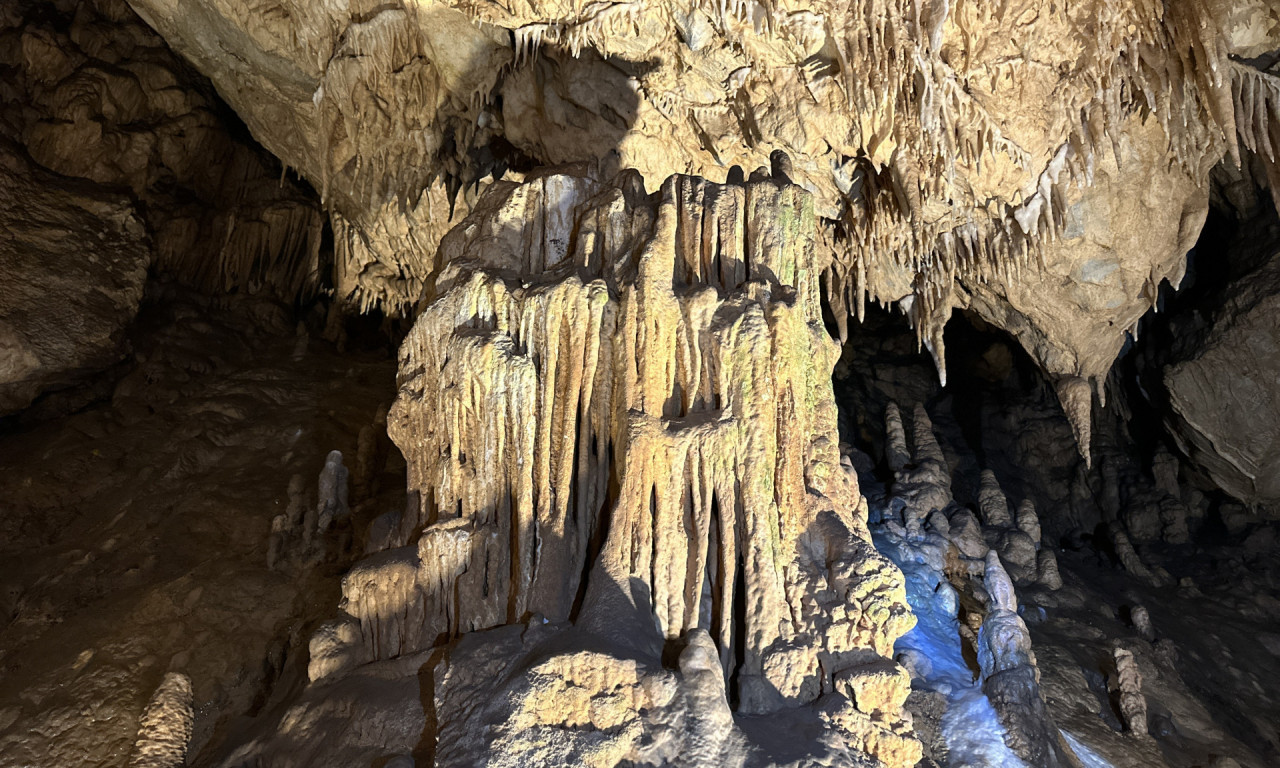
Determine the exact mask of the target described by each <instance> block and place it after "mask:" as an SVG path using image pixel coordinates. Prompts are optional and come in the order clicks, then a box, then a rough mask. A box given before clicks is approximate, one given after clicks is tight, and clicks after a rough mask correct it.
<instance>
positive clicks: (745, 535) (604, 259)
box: [389, 175, 857, 675]
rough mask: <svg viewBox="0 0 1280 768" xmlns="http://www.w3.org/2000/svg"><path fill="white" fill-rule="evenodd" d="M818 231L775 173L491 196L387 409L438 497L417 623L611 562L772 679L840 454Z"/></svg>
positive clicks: (547, 187)
mask: <svg viewBox="0 0 1280 768" xmlns="http://www.w3.org/2000/svg"><path fill="white" fill-rule="evenodd" d="M814 233H815V227H814V218H813V208H812V201H811V198H810V197H809V195H808V193H806V192H804V191H803V190H802V189H800V188H799V187H796V186H795V185H792V184H790V183H787V182H786V181H785V180H779V179H774V178H764V179H757V180H753V181H750V182H748V183H745V184H724V185H721V184H714V183H711V182H707V181H704V180H702V179H698V178H693V177H682V176H677V177H672V178H671V179H669V180H668V181H667V182H666V183H665V184H664V186H663V187H662V190H661V191H660V192H659V193H657V195H656V196H652V197H651V196H646V195H644V193H643V187H642V186H641V185H639V184H638V179H632V181H631V183H627V182H626V181H625V180H624V182H623V184H622V185H621V186H614V187H608V188H604V187H602V186H601V185H599V184H597V183H595V182H593V181H591V180H588V179H584V178H581V177H574V176H563V175H551V176H544V177H540V178H537V179H534V180H531V181H529V182H527V183H525V184H523V185H514V184H509V183H502V184H501V185H499V186H497V187H495V188H494V189H492V190H491V191H490V194H489V195H488V196H487V197H486V199H485V200H484V201H482V202H481V203H480V205H479V206H478V208H477V210H476V212H475V213H474V214H473V215H472V216H471V217H470V218H468V219H467V221H466V222H465V223H464V224H463V225H461V226H460V227H458V228H457V229H455V230H454V233H453V234H452V235H450V236H449V238H446V241H445V243H444V244H443V246H442V249H441V253H442V258H443V259H444V260H445V266H444V268H443V269H442V270H441V272H440V274H439V275H438V276H437V283H436V289H437V292H438V296H437V297H436V298H435V299H434V300H433V301H431V302H430V303H429V304H428V305H427V306H426V307H425V308H424V309H423V311H422V312H421V314H420V315H419V317H418V320H417V322H416V324H415V326H414V328H413V330H412V331H411V332H410V334H409V336H408V338H407V339H406V341H405V343H404V345H403V347H402V348H401V352H400V358H401V359H400V370H401V394H400V397H399V399H398V401H397V405H396V406H395V408H394V410H393V412H392V415H391V419H390V421H389V430H390V433H391V436H392V438H393V439H394V440H395V441H396V442H397V444H398V445H399V446H400V448H401V450H402V451H403V452H404V454H405V456H406V460H407V462H408V466H409V487H410V489H411V490H413V491H415V492H417V493H418V494H419V495H420V499H421V506H420V517H419V526H420V527H421V528H422V533H421V535H420V537H419V539H418V544H417V550H418V563H419V565H418V569H419V570H418V576H417V585H418V589H420V590H421V591H422V592H423V593H424V596H423V604H424V605H425V606H426V608H425V610H426V621H427V623H428V624H429V625H431V626H430V627H429V628H428V629H427V630H426V631H424V632H422V633H421V636H422V637H425V638H428V639H434V638H438V637H440V636H447V635H450V634H454V633H457V632H463V631H467V630H471V629H478V628H481V627H485V626H492V625H495V624H501V623H508V622H514V621H519V620H521V619H523V618H524V617H525V616H527V615H529V614H535V613H536V614H541V615H544V616H549V617H557V618H564V617H568V616H570V615H571V614H572V611H573V608H574V606H575V604H576V603H577V602H578V601H579V600H580V599H581V594H580V593H581V590H582V589H583V588H584V585H583V583H582V577H583V575H584V574H585V573H586V571H587V570H588V569H589V566H591V565H592V563H593V561H598V562H599V565H600V567H602V568H603V570H604V571H605V572H608V573H610V574H613V575H614V576H615V577H618V578H619V579H621V583H624V584H627V583H631V582H632V581H634V580H637V579H638V580H639V581H640V582H642V583H644V584H645V585H646V586H647V587H648V590H649V593H650V595H651V599H652V607H653V610H654V612H655V614H656V617H657V620H658V623H659V625H660V626H661V627H662V629H663V631H664V632H665V633H666V634H667V635H668V636H671V637H678V636H680V635H682V634H683V633H684V632H686V631H687V630H689V629H692V628H695V627H701V628H705V629H707V630H708V631H710V632H711V634H712V636H713V637H715V638H716V639H717V641H718V644H719V647H720V649H721V655H722V661H723V662H724V663H725V664H726V666H729V665H732V664H733V663H734V659H735V657H736V655H737V654H736V652H735V650H734V648H733V644H734V642H742V643H744V644H745V648H744V649H743V653H742V657H743V658H744V659H745V661H744V664H745V666H746V668H747V670H746V671H747V672H748V674H756V675H759V674H761V672H762V670H761V665H762V662H761V658H760V654H761V652H762V650H763V649H765V648H767V647H769V646H771V645H774V644H776V643H777V642H779V641H780V640H782V641H785V640H786V635H787V634H788V633H789V632H794V631H797V628H796V627H793V626H792V625H793V624H794V623H795V621H798V619H796V618H795V617H797V616H799V615H800V614H802V613H803V610H804V609H803V606H802V605H801V604H799V603H797V602H795V601H797V600H799V599H800V597H799V596H798V595H789V594H788V590H787V588H786V585H785V583H784V571H785V570H786V565H787V564H788V563H790V562H792V561H793V560H794V559H795V557H796V546H795V542H796V541H797V539H798V538H799V537H800V535H801V534H802V533H803V532H804V531H805V530H806V529H807V528H808V526H809V524H810V523H811V521H812V516H813V515H814V514H815V510H814V509H813V508H812V507H813V505H814V501H813V500H812V499H811V498H810V496H811V494H810V491H809V489H810V488H823V487H825V486H826V485H827V475H828V474H829V472H824V470H829V469H830V468H831V467H838V455H837V454H836V452H835V451H836V449H835V445H836V441H835V440H834V435H829V434H827V432H829V431H830V428H831V426H832V425H834V423H835V419H834V414H833V413H829V412H828V411H831V410H833V409H834V403H833V402H832V403H828V404H829V405H831V408H826V409H824V408H823V407H822V404H823V403H827V401H830V399H831V395H830V382H829V377H828V375H827V374H826V372H827V371H829V370H830V369H831V367H832V365H834V357H835V354H836V348H835V345H834V343H833V342H832V341H830V340H829V339H828V338H827V337H826V335H825V333H824V332H823V329H822V325H821V307H820V303H819V295H818V282H817V270H816V269H815V267H814V264H813V260H814V243H813V237H814ZM827 504H828V507H830V506H833V503H832V502H830V501H828V502H827ZM842 504H844V505H845V506H846V508H849V507H852V500H851V499H847V498H846V499H843V500H842ZM849 527H850V528H851V529H852V530H857V527H856V526H854V525H852V524H851V525H850V526H849ZM737 589H742V590H743V591H744V595H743V599H744V600H745V603H746V605H747V610H746V611H745V615H743V616H738V620H739V621H745V622H746V626H747V629H746V632H745V635H743V634H742V633H739V637H741V639H740V640H739V641H735V639H734V637H735V628H734V616H735V613H742V611H741V610H740V609H735V607H734V606H735V590H737Z"/></svg>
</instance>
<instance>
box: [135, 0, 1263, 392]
mask: <svg viewBox="0 0 1280 768" xmlns="http://www.w3.org/2000/svg"><path fill="white" fill-rule="evenodd" d="M132 4H133V5H134V7H135V8H137V9H138V11H139V12H140V13H141V14H142V15H143V17H144V18H146V19H147V20H148V21H149V22H150V23H151V24H152V25H153V26H155V27H156V28H157V29H158V30H159V31H160V32H161V33H162V34H163V35H164V37H165V38H166V39H167V40H168V41H169V42H170V43H171V44H172V45H173V46H174V47H175V48H176V49H178V50H179V51H180V52H181V53H183V54H184V55H185V56H187V57H188V58H189V59H190V60H191V61H193V62H194V63H195V64H196V65H197V66H198V67H199V68H200V69H201V71H203V72H204V73H206V74H207V75H209V76H210V77H211V78H212V79H213V81H214V82H215V84H216V85H217V86H218V88H219V90H220V91H221V92H222V93H223V95H224V96H225V97H226V99H227V100H228V101H229V102H230V103H231V104H232V105H233V106H234V107H235V108H236V110H237V111H238V112H240V114H241V115H242V116H243V117H244V119H245V121H246V122H247V123H248V125H249V126H250V128H251V130H252V131H253V132H254V135H255V136H257V137H258V138H259V139H260V140H261V141H262V142H263V143H264V144H265V145H266V146H267V147H268V148H270V149H271V150H272V151H273V152H275V153H276V154H277V155H279V156H280V157H281V158H282V159H283V160H284V161H285V162H286V163H287V164H289V165H291V166H293V167H296V168H298V169H299V170H300V171H301V172H302V173H303V174H304V175H305V176H307V177H308V178H309V179H311V180H312V182H313V183H314V184H315V185H316V186H317V187H319V188H321V189H322V190H324V194H325V199H326V201H327V204H328V206H329V208H330V211H331V214H332V218H333V221H334V225H335V233H336V235H337V237H336V250H337V262H338V263H337V264H336V265H335V271H336V280H335V283H336V285H337V288H338V295H339V298H341V299H343V300H344V301H349V302H351V303H353V304H354V305H356V306H358V307H360V308H362V309H368V308H370V307H373V306H378V307H381V308H383V309H387V310H390V311H392V312H406V311H408V308H409V307H410V306H411V305H412V304H413V303H414V302H416V301H417V300H418V298H419V297H420V295H421V293H422V291H423V289H424V288H425V286H426V285H427V284H428V283H429V282H430V277H429V276H430V275H431V273H432V272H433V271H434V270H435V269H436V268H438V266H439V265H438V264H437V262H436V260H435V252H436V246H437V244H438V243H439V241H440V239H441V237H442V236H443V235H444V233H445V231H447V229H448V226H449V219H448V218H447V217H446V216H444V215H443V211H444V209H445V208H446V205H447V207H448V209H449V210H450V212H452V213H465V211H466V210H468V209H469V207H470V205H472V204H473V203H474V201H475V193H476V192H477V191H478V188H479V187H480V186H482V185H484V184H486V183H488V182H487V180H488V179H489V178H495V177H498V176H500V175H501V174H502V172H503V171H504V170H506V167H507V165H508V163H510V162H515V161H516V159H517V158H524V159H525V160H528V161H530V162H533V163H535V164H536V163H541V164H555V163H567V162H577V161H590V162H592V163H595V164H597V165H598V167H600V168H602V169H604V171H605V172H612V171H614V170H617V169H619V168H633V169H637V170H639V171H641V173H642V175H643V176H644V177H645V178H647V179H650V183H653V182H654V181H656V180H657V179H663V178H666V177H667V176H669V175H670V174H672V173H692V174H697V175H701V176H704V177H706V178H715V179H718V178H722V177H723V176H724V174H726V173H727V172H728V171H727V170H726V169H727V168H728V167H730V166H733V165H738V166H741V167H743V168H745V169H746V172H747V173H748V174H749V173H750V172H751V169H754V168H756V167H759V166H762V165H766V164H767V163H768V158H769V157H770V154H771V152H773V151H774V150H785V151H786V152H787V153H788V155H789V157H790V158H791V163H790V165H789V166H788V169H787V173H788V175H789V176H790V177H791V178H792V179H793V180H794V181H796V182H797V183H799V184H801V185H803V186H804V187H806V188H807V189H809V190H810V191H811V192H812V193H813V194H814V199H815V211H816V212H817V213H818V214H819V217H820V218H821V219H822V220H823V221H824V222H825V223H824V224H823V225H822V230H823V237H822V239H821V242H822V244H823V246H822V249H823V250H824V251H825V252H827V254H828V256H829V258H830V259H831V263H830V264H829V265H828V266H827V270H828V271H827V274H826V276H825V279H826V283H827V288H828V291H829V293H830V298H831V300H832V303H833V306H834V308H835V309H836V314H837V320H838V321H839V322H841V323H843V322H844V316H845V313H846V312H848V311H852V312H854V313H855V314H860V311H861V310H860V307H861V306H862V304H863V302H865V301H866V300H868V299H871V300H877V301H880V302H897V301H904V302H906V307H904V308H908V309H909V313H910V314H912V316H913V319H914V320H915V322H916V324H917V326H918V328H919V333H920V336H921V339H922V341H925V342H927V343H929V344H931V345H932V346H933V347H934V350H933V351H934V353H935V356H937V357H939V358H940V359H941V358H942V356H943V355H942V351H941V350H940V349H939V348H938V347H939V343H940V338H941V327H942V325H943V324H944V323H945V321H946V319H947V317H948V316H949V313H950V310H951V308H952V306H953V305H954V304H955V293H956V292H957V291H960V292H975V293H986V294H988V296H987V297H986V299H984V300H983V303H984V304H985V305H986V309H985V310H984V314H985V315H987V316H988V317H990V318H991V319H992V320H993V321H994V322H997V323H999V324H1001V325H1002V327H1005V328H1006V330H1009V331H1010V332H1012V333H1014V334H1015V335H1016V336H1018V337H1019V339H1020V340H1021V341H1022V342H1023V343H1024V344H1026V345H1027V347H1028V349H1029V351H1031V352H1032V354H1033V356H1034V357H1035V358H1036V359H1037V360H1038V361H1040V362H1041V364H1042V365H1044V366H1045V367H1046V370H1048V371H1049V372H1050V373H1051V374H1053V375H1054V376H1059V377H1067V376H1078V377H1081V378H1084V379H1086V380H1087V379H1090V378H1096V377H1098V376H1100V375H1102V374H1103V373H1105V369H1106V364H1105V361H1104V360H1103V358H1104V357H1105V356H1106V354H1110V353H1113V352H1114V351H1115V350H1116V349H1118V347H1119V344H1118V339H1119V335H1118V334H1114V333H1107V334H1106V338H1105V341H1102V342H1100V343H1094V342H1095V340H1099V339H1101V338H1102V334H1101V332H1100V330H1099V329H1100V328H1102V327H1104V326H1106V327H1115V328H1121V329H1124V328H1128V327H1129V326H1131V325H1132V322H1133V317H1132V315H1133V311H1134V307H1135V306H1140V305H1141V304H1142V301H1143V300H1142V299H1139V294H1140V293H1141V292H1142V291H1143V290H1145V288H1140V289H1139V294H1132V293H1131V292H1130V291H1129V289H1130V288H1131V287H1132V283H1133V282H1134V280H1135V279H1136V280H1138V281H1140V282H1143V283H1144V284H1145V282H1146V281H1147V278H1148V277H1152V278H1154V279H1155V280H1156V281H1157V282H1158V280H1159V279H1160V278H1161V277H1164V276H1169V275H1174V274H1176V273H1177V271H1178V268H1177V266H1176V265H1175V264H1174V263H1173V262H1174V261H1175V260H1176V259H1177V258H1178V256H1180V254H1178V253H1176V251H1177V250H1178V249H1180V248H1181V247H1182V245H1183V244H1184V243H1185V240H1186V239H1187V237H1188V236H1189V235H1190V234H1191V230H1193V229H1194V226H1193V225H1194V223H1195V221H1196V217H1195V215H1194V212H1193V211H1190V209H1193V208H1194V207H1195V206H1196V203H1194V202H1190V203H1189V202H1188V201H1190V200H1192V199H1193V198H1196V197H1197V195H1201V196H1202V193H1200V192H1199V191H1198V190H1201V189H1203V188H1206V187H1207V183H1208V182H1207V180H1208V173H1209V170H1210V168H1211V167H1212V166H1213V165H1214V163H1216V162H1217V161H1218V160H1219V159H1220V158H1221V157H1222V156H1223V155H1224V154H1229V155H1230V156H1231V157H1232V158H1233V159H1236V158H1239V157H1241V153H1242V152H1243V153H1244V156H1246V157H1247V155H1248V153H1249V152H1256V153H1257V154H1258V155H1259V156H1260V157H1261V158H1262V161H1263V162H1262V165H1263V166H1264V173H1268V174H1269V173H1272V172H1271V171H1266V170H1265V168H1271V167H1272V166H1273V163H1272V162H1271V158H1272V156H1273V152H1272V149H1271V137H1270V133H1271V130H1272V129H1271V127H1270V126H1271V123H1272V116H1273V114H1274V112H1275V109H1276V106H1277V104H1280V87H1278V83H1280V81H1277V80H1276V78H1275V77H1273V76H1272V75H1270V74H1268V73H1267V72H1265V71H1262V70H1261V69H1258V68H1256V67H1255V64H1257V66H1262V64H1259V63H1258V61H1254V59H1256V58H1257V57H1260V56H1264V54H1267V53H1268V52H1270V51H1273V50H1275V49H1276V48H1280V23H1278V21H1280V11H1278V10H1277V8H1276V7H1275V5H1274V4H1273V3H1272V4H1266V3H1261V2H1249V1H1248V0H1241V2H1238V3H1237V2H1182V3H1175V4H1165V3H1161V2H1155V1H1154V0H1132V1H1131V2H1113V1H1112V0H1091V1H1090V2H1082V3H1070V4H1063V3H1055V2H1050V1H1049V0H1021V1H1020V2H1016V3H1013V4H1010V3H1003V4H998V5H991V4H986V3H967V2H966V3H948V2H933V3H926V4H918V3H907V2H899V1H898V0H860V2H857V3H854V4H852V5H849V4H840V3H829V2H810V3H804V4H799V3H797V4H792V3H785V2H784V3H781V4H775V3H757V2H753V1H752V0H745V1H744V2H731V3H720V4H704V3H695V2H686V1H683V0H681V1H677V2H658V1H657V0H633V1H632V2H625V3H609V4H600V3H577V2H572V3H570V2H558V1H557V0H533V1H522V2H516V3H507V2H502V3H499V2H494V1H493V0H448V2H425V3H409V4H404V5H400V4H392V5H376V4H372V3H359V2H350V3H348V2H343V3H334V4H322V5H317V4H313V3H303V2H297V1H296V0H266V1H265V2H260V3H256V4H253V5H252V6H248V5H245V4H243V3H242V2H239V0H218V2H214V3H204V2H197V1H196V0H132ZM1259 61H1260V60H1259ZM1251 62H1252V63H1251ZM1263 63H1265V62H1263ZM1030 104H1034V105H1036V106H1035V108H1034V109H1028V108H1027V105H1030ZM1157 126H1158V127H1157ZM1127 134H1133V136H1132V137H1130V138H1129V139H1127V140H1126V139H1124V138H1122V137H1123V136H1126V135H1127ZM1126 141H1128V142H1129V144H1128V145H1126ZM1134 147H1136V148H1137V149H1136V150H1135V149H1134ZM1134 151H1136V152H1137V154H1138V155H1139V156H1140V157H1141V160H1140V161H1138V162H1134V163H1124V164H1121V165H1120V166H1118V167H1115V166H1114V165H1113V159H1109V157H1110V158H1113V157H1114V155H1115V154H1117V153H1119V154H1121V155H1122V156H1123V155H1124V154H1126V153H1132V152H1134ZM1153 173H1158V174H1160V176H1161V177H1163V179H1164V180H1166V181H1168V182H1169V187H1168V188H1167V189H1166V190H1164V191H1152V188H1151V187H1149V188H1144V190H1143V191H1144V194H1143V195H1142V196H1141V199H1142V200H1144V201H1145V202H1144V203H1143V204H1142V205H1143V206H1145V207H1158V208H1163V209H1167V210H1169V211H1172V212H1174V215H1177V216H1181V214H1182V213H1183V212H1184V210H1186V211H1189V215H1188V216H1185V217H1182V218H1181V219H1179V220H1178V221H1179V222H1180V223H1181V224H1185V225H1186V226H1185V227H1181V228H1178V229H1173V230H1170V231H1168V232H1166V230H1169V227H1168V226H1166V225H1167V222H1163V221H1161V222H1158V228H1159V231H1160V232H1161V233H1162V234H1160V235H1159V240H1160V242H1159V244H1158V246H1157V247H1154V248H1153V247H1149V244H1148V243H1139V242H1137V241H1135V240H1134V238H1132V237H1125V236H1124V234H1123V232H1122V230H1123V229H1124V226H1123V223H1122V222H1121V221H1120V219H1121V218H1122V217H1124V216H1125V215H1130V214H1134V213H1136V212H1137V208H1135V207H1134V206H1135V203H1134V202H1133V192H1134V191H1135V190H1137V189H1138V188H1139V187H1142V186H1143V185H1144V184H1145V183H1147V182H1149V181H1150V179H1151V177H1152V174H1153ZM516 178H518V176H517V177H516ZM1099 180H1100V181H1099ZM1090 184H1092V185H1093V187H1092V188H1090V189H1088V190H1086V191H1084V192H1080V191H1072V189H1073V188H1074V187H1075V186H1080V185H1085V186H1088V185H1090ZM1154 186H1155V185H1152V187H1154ZM651 191H652V190H651ZM1189 206H1190V208H1189ZM1103 208H1106V209H1109V210H1110V211H1112V212H1113V213H1114V214H1115V215H1114V216H1110V217H1106V216H1096V215H1095V216H1088V217H1085V218H1084V219H1081V218H1080V217H1079V216H1078V215H1077V214H1080V213H1081V212H1082V211H1098V210H1102V209H1103ZM459 209H460V210H459ZM1072 216H1075V218H1072V219H1071V220H1070V221H1068V218H1070V217H1072ZM454 220H456V219H454ZM1080 226H1083V227H1084V229H1085V230H1086V231H1085V232H1084V233H1082V237H1083V240H1084V241H1085V242H1090V243H1092V244H1094V245H1093V246H1090V247H1083V246H1081V247H1076V246H1075V245H1072V244H1071V241H1073V240H1074V239H1076V238H1074V237H1072V235H1073V234H1075V233H1076V231H1077V230H1078V228H1079V227H1080ZM1064 227H1065V228H1066V229H1067V232H1066V236H1064V237H1061V238H1056V236H1057V234H1058V233H1059V231H1060V230H1062V229H1063V228H1064ZM1095 229H1096V231H1095ZM1135 231H1136V228H1135ZM1055 238H1056V239H1055ZM1076 245H1079V244H1076ZM1094 246H1097V247H1094ZM1136 246H1141V247H1136ZM1098 248H1109V249H1110V250H1111V251H1112V252H1113V253H1114V256H1110V257H1107V258H1114V259H1117V260H1119V261H1120V262H1121V263H1123V264H1124V269H1123V270H1119V271H1118V274H1117V276H1116V277H1114V278H1112V279H1111V280H1110V283H1109V284H1108V286H1106V287H1104V288H1099V287H1098V283H1097V279H1098V274H1097V273H1098V268H1097V264H1094V262H1097V261H1098V256H1099V254H1098V253H1097V249H1098ZM1042 250H1044V251H1047V253H1041V251H1042ZM1041 261H1044V262H1045V263H1046V270H1045V272H1044V273H1043V274H1039V275H1033V273H1035V272H1036V271H1037V270H1038V269H1039V267H1038V265H1039V263H1040V262H1041ZM1143 261H1145V262H1147V264H1146V265H1145V266H1144V265H1143V264H1142V263H1141V262H1143ZM1090 264H1094V266H1093V267H1090V266H1089V265H1090ZM1135 275H1136V276H1138V277H1137V278H1135V277H1134V276H1135ZM1122 278H1123V279H1122ZM1015 282H1017V283H1025V285H1022V286H1013V285H1012V283H1015ZM988 283H992V284H998V283H1003V284H1004V288H1006V289H1007V290H1002V289H1001V288H1000V287H999V286H998V285H997V287H995V288H993V289H991V290H986V289H985V288H983V287H982V286H983V285H984V284H988ZM1120 289H1123V290H1124V291H1125V292H1126V293H1130V295H1125V296H1120V295H1119V294H1118V293H1117V291H1119V290H1120ZM1104 294H1105V295H1104ZM1031 295H1035V296H1036V297H1037V299H1038V300H1037V302H1036V303H1037V304H1038V305H1042V306H1043V307H1045V308H1050V307H1052V308H1057V309H1064V308H1065V309H1066V310H1068V311H1067V312H1066V313H1065V314H1063V313H1059V316H1058V320H1057V321H1056V322H1054V323H1047V322H1045V321H1046V318H1045V317H1037V316H1035V314H1036V313H1035V312H1034V311H1032V310H1030V309H1029V308H1028V306H1027V302H1026V300H1025V299H1026V297H1027V296H1031ZM1081 310H1084V311H1081ZM1029 313H1030V314H1029ZM1072 323H1078V324H1079V327H1078V328H1077V327H1072V325H1071V324H1072ZM1085 357H1087V358H1088V359H1083V358H1085ZM1077 399H1078V398H1077Z"/></svg>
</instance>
